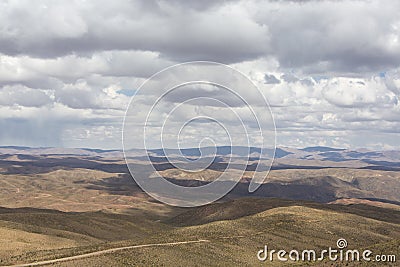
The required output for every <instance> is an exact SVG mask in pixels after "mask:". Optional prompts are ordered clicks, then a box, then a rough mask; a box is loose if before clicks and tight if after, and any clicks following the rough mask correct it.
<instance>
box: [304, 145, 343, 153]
mask: <svg viewBox="0 0 400 267" xmlns="http://www.w3.org/2000/svg"><path fill="white" fill-rule="evenodd" d="M300 150H302V151H306V152H327V151H343V150H346V149H344V148H333V147H327V146H311V147H306V148H302V149H300Z"/></svg>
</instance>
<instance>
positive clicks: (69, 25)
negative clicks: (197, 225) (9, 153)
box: [0, 0, 400, 147]
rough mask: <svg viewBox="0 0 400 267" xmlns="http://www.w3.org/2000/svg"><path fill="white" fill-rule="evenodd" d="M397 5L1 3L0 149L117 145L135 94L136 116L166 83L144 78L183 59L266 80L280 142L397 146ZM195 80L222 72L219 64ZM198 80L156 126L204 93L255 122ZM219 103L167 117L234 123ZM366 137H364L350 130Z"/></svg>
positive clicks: (253, 99)
mask: <svg viewBox="0 0 400 267" xmlns="http://www.w3.org/2000/svg"><path fill="white" fill-rule="evenodd" d="M399 12H400V3H399V2H396V1H389V0H384V1H377V0H372V1H333V0H332V1H329V0H326V1H312V0H310V1H258V0H253V1H208V0H207V1H183V0H173V1H164V0H162V1H155V0H154V1H153V0H150V1H144V0H135V1H118V2H115V3H114V2H110V1H103V0H101V1H79V0H76V1H75V0H74V1H67V2H62V3H60V2H54V1H46V0H39V1H35V2H32V1H28V0H22V1H11V2H9V1H5V2H2V3H0V111H1V112H0V126H1V127H2V129H3V130H2V133H1V135H0V144H28V145H40V143H41V142H42V143H43V144H48V145H66V146H68V145H69V146H84V144H89V145H90V146H100V147H101V146H107V147H112V146H115V147H119V146H120V138H119V137H120V131H121V122H122V118H123V116H124V111H125V108H126V107H127V105H128V102H129V99H130V97H131V96H132V95H136V94H139V96H138V97H141V98H142V100H141V101H140V103H139V104H138V105H137V106H136V107H135V109H136V111H137V112H142V111H143V110H146V108H148V107H149V105H152V104H153V103H150V100H151V99H152V98H151V97H153V96H154V95H156V94H157V88H158V87H157V86H160V85H163V84H164V83H165V79H164V80H159V81H155V82H154V86H153V87H149V88H147V89H146V92H143V91H142V92H140V90H138V89H139V88H140V86H141V85H142V84H143V82H144V81H145V80H146V79H147V78H149V77H150V76H151V75H153V74H154V73H156V72H158V71H160V70H161V69H163V68H166V67H169V66H171V65H174V64H177V63H181V62H183V61H189V60H210V61H219V62H222V63H227V64H230V65H231V66H233V67H235V68H237V69H239V70H240V71H242V72H243V73H244V74H246V75H248V77H250V79H251V80H252V81H253V82H254V83H255V84H256V85H257V86H258V87H259V88H260V90H261V91H262V92H263V94H264V95H265V97H266V98H267V100H268V101H269V103H270V104H271V106H272V111H273V113H274V117H275V121H276V125H277V127H278V140H279V142H280V144H283V145H291V146H303V145H315V144H321V145H334V146H366V145H367V144H371V146H372V145H373V144H382V143H384V142H383V141H382V140H385V135H386V134H387V136H388V137H387V138H388V142H387V146H386V147H396V146H399V144H398V143H396V141H395V139H394V138H392V136H393V135H394V134H395V133H396V132H398V131H399V130H400V120H399V118H400V104H399V97H400V78H399V77H400V76H399V69H398V66H399V65H400V53H399V51H400V40H399V38H400V19H399V16H398V14H399ZM190 75H191V74H190V73H184V75H183V76H185V77H186V78H187V79H189V78H190V77H191V76H190ZM201 77H202V78H204V79H206V78H207V77H209V78H210V80H218V81H220V82H221V83H225V82H227V81H228V80H230V77H226V76H223V75H219V74H218V72H213V71H209V72H207V73H203V74H202V76H201ZM164 85H166V84H164ZM241 85H242V84H240V82H238V83H237V87H238V88H241ZM196 88H197V89H196ZM196 88H189V87H188V88H186V89H183V90H180V91H177V92H176V93H174V94H170V95H168V97H166V99H165V102H164V103H163V106H162V107H160V110H159V111H158V112H157V113H155V114H154V120H156V121H159V122H160V121H161V122H162V120H163V119H164V118H165V116H166V114H168V109H170V108H171V106H174V105H175V104H179V103H180V102H183V101H185V100H188V99H190V98H193V97H196V96H197V97H199V96H205V95H206V96H210V97H214V98H217V99H219V100H221V101H223V102H224V103H226V104H228V105H229V106H231V107H233V108H234V109H237V110H238V112H242V113H241V114H242V115H243V116H244V117H245V121H246V123H251V116H250V115H249V114H247V113H246V112H245V111H244V110H242V109H243V105H242V104H241V103H240V101H238V99H237V98H236V97H235V96H233V95H230V94H227V93H226V92H224V91H223V90H220V89H215V88H214V89H212V90H211V89H210V88H205V87H201V86H200V87H196ZM240 93H241V94H242V95H245V96H246V98H247V99H248V100H249V101H250V104H251V105H252V106H254V108H255V109H257V108H259V107H260V103H261V102H260V97H259V95H257V94H253V92H252V91H251V90H246V88H245V89H243V90H242V89H240ZM221 108H222V106H221V105H217V104H216V102H215V101H214V102H212V101H205V100H204V99H203V101H202V102H201V101H200V102H197V103H192V104H191V105H187V106H185V107H184V108H182V109H180V110H178V111H177V112H176V114H175V115H174V116H173V117H172V118H171V119H172V121H179V120H180V119H183V118H187V117H189V116H190V115H195V114H196V112H199V111H203V112H206V113H207V114H208V115H210V116H212V115H214V116H217V117H218V119H219V120H222V121H225V122H226V123H227V124H229V123H231V124H234V121H235V120H234V119H235V118H234V116H232V114H230V113H228V112H221ZM218 109H219V110H220V111H218ZM196 110H197V111H196ZM7 125H8V126H9V127H7ZM50 128H51V130H49V129H50ZM16 132H18V134H15V133H16ZM194 132H196V131H194ZM360 132H362V133H363V136H364V138H363V139H357V138H356V136H357V135H358V134H359V133H360ZM366 132H367V134H366ZM31 133H32V134H31ZM48 133H49V134H48ZM41 134H42V136H43V138H42V141H41V139H40V136H41ZM216 135H217V134H216ZM52 136H53V137H52ZM279 136H280V137H279ZM103 137H104V138H103ZM237 138H239V137H237ZM18 140H20V141H18ZM30 140H31V141H30ZM95 140H99V141H95ZM113 140H114V141H113ZM313 142H314V143H313ZM79 144H82V145H79Z"/></svg>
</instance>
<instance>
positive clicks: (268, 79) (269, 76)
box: [264, 73, 281, 84]
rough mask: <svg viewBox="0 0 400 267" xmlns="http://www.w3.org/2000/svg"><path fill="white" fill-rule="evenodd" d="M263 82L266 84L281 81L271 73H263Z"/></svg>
mask: <svg viewBox="0 0 400 267" xmlns="http://www.w3.org/2000/svg"><path fill="white" fill-rule="evenodd" d="M264 81H265V82H264V83H266V84H278V83H281V81H280V80H279V79H278V78H276V77H275V76H274V75H273V74H267V73H266V74H265V75H264Z"/></svg>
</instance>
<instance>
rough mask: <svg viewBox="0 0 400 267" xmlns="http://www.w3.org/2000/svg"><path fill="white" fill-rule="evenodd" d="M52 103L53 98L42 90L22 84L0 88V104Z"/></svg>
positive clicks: (38, 104)
mask: <svg viewBox="0 0 400 267" xmlns="http://www.w3.org/2000/svg"><path fill="white" fill-rule="evenodd" d="M50 103H53V99H51V97H50V96H49V95H48V94H46V93H45V92H44V91H42V90H38V89H31V88H28V87H24V86H18V85H16V86H5V87H3V88H0V105H3V106H13V105H20V106H25V107H41V106H44V105H47V104H50Z"/></svg>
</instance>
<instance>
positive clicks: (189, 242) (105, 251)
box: [3, 239, 210, 267]
mask: <svg viewBox="0 0 400 267" xmlns="http://www.w3.org/2000/svg"><path fill="white" fill-rule="evenodd" d="M204 242H210V241H209V240H206V239H200V240H190V241H180V242H171V243H155V244H144V245H135V246H126V247H119V248H110V249H105V250H99V251H95V252H90V253H85V254H81V255H76V256H70V257H64V258H59V259H54V260H46V261H37V262H31V263H24V264H16V265H8V266H3V267H26V266H41V265H47V264H52V263H58V262H65V261H71V260H79V259H83V258H89V257H93V256H99V255H103V254H107V253H113V252H117V251H121V250H127V249H135V248H146V247H158V246H174V245H182V244H191V243H204Z"/></svg>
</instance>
